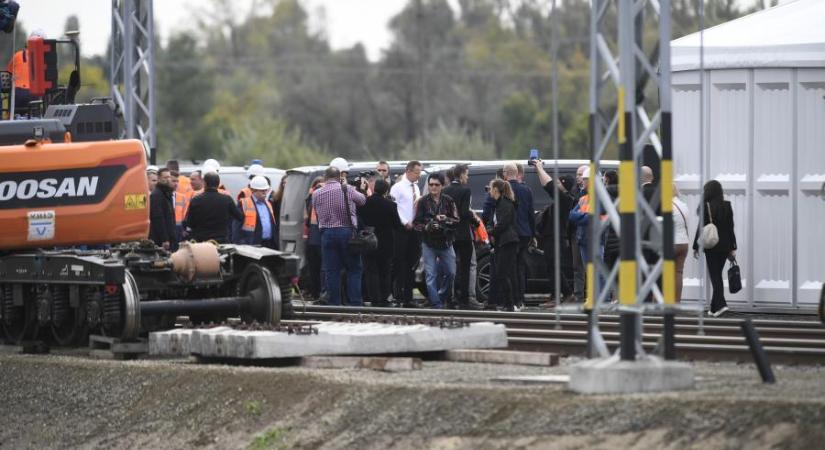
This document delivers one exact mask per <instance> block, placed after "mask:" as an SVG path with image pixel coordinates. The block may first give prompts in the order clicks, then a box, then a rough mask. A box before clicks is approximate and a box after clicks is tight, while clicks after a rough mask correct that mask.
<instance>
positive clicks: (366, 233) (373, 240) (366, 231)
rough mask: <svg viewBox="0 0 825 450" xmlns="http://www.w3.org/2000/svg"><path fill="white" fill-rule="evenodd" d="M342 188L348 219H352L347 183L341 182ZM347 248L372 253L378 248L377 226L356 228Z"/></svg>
mask: <svg viewBox="0 0 825 450" xmlns="http://www.w3.org/2000/svg"><path fill="white" fill-rule="evenodd" d="M341 190H342V191H343V192H344V206H345V207H346V208H347V219H350V218H351V217H352V213H351V212H350V209H349V190H348V189H347V185H346V184H345V183H341ZM347 249H348V250H349V252H350V253H356V254H359V255H363V254H366V253H372V252H374V251H376V250H378V237H376V236H375V228H373V227H364V228H361V229H355V231H353V233H352V237H351V238H350V239H349V243H348V244H347Z"/></svg>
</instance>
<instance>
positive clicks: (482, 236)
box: [475, 221, 490, 243]
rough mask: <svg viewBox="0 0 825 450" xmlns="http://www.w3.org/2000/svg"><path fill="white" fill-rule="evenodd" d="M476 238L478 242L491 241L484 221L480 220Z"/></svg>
mask: <svg viewBox="0 0 825 450" xmlns="http://www.w3.org/2000/svg"><path fill="white" fill-rule="evenodd" d="M475 239H476V242H485V243H487V242H490V236H489V235H488V234H487V228H486V227H485V226H484V222H483V221H479V223H478V226H477V227H476V229H475Z"/></svg>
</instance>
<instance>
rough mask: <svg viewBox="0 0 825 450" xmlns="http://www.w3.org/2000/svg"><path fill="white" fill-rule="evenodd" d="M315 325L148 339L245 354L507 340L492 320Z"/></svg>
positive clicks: (402, 349) (166, 347) (392, 350)
mask: <svg viewBox="0 0 825 450" xmlns="http://www.w3.org/2000/svg"><path fill="white" fill-rule="evenodd" d="M315 328H316V329H317V330H318V333H317V334H314V333H313V334H306V335H304V334H288V333H283V332H274V331H242V330H234V329H232V328H228V327H216V328H211V329H203V330H170V331H164V332H158V333H150V340H152V341H153V342H154V345H153V347H152V354H153V355H167V356H181V355H182V352H183V351H184V342H186V341H187V340H188V343H189V349H188V350H189V353H190V354H194V355H200V356H204V357H215V358H241V359H273V358H296V357H302V356H310V355H380V354H396V353H423V352H435V351H444V350H453V349H459V348H461V349H464V348H503V347H506V346H507V332H506V330H505V328H504V325H497V324H493V323H490V322H479V323H473V324H470V326H468V327H463V328H437V327H431V326H429V325H388V324H380V323H338V322H325V323H321V324H318V325H317V326H316V327H315Z"/></svg>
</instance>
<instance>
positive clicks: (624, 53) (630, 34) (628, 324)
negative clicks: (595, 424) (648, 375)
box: [591, 0, 639, 361]
mask: <svg viewBox="0 0 825 450" xmlns="http://www.w3.org/2000/svg"><path fill="white" fill-rule="evenodd" d="M633 16H634V14H633V2H632V1H631V0H619V54H620V56H619V60H620V61H621V65H620V67H619V70H620V72H621V85H620V86H619V92H618V94H619V95H618V113H619V127H618V134H619V214H620V220H621V230H622V233H621V237H620V242H621V249H620V253H619V258H620V260H621V262H620V266H619V303H620V304H621V306H622V307H624V308H626V309H624V310H623V311H621V313H620V330H621V339H620V355H621V358H622V359H623V360H626V361H633V360H635V359H636V342H637V340H638V337H639V336H638V334H637V327H638V322H639V320H638V319H639V318H638V314H637V312H636V311H635V310H633V309H634V308H635V307H636V306H637V305H636V294H637V287H638V286H637V284H638V274H637V271H638V269H637V267H638V266H637V262H636V249H637V247H638V245H637V236H636V234H637V233H636V231H637V226H636V211H637V195H636V194H637V192H638V191H639V188H638V183H637V182H636V170H637V169H636V158H635V155H634V146H635V145H634V144H635V142H634V140H635V139H634V137H635V133H634V128H635V127H634V123H635V114H634V106H635V98H636V86H635V85H636V77H635V73H634V72H635V64H633V61H634V60H635V56H634V52H633V46H634V39H635V33H634V25H635V23H634V20H633ZM591 175H592V174H591ZM591 184H592V182H591Z"/></svg>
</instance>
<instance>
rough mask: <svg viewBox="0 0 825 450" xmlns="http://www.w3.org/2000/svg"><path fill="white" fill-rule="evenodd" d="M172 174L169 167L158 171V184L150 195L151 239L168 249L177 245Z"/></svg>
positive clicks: (172, 248)
mask: <svg viewBox="0 0 825 450" xmlns="http://www.w3.org/2000/svg"><path fill="white" fill-rule="evenodd" d="M171 180H172V174H171V172H170V171H169V169H167V168H165V167H164V168H163V169H160V170H159V171H158V184H157V186H155V189H154V190H153V191H152V194H151V195H150V196H149V239H150V240H152V241H154V242H155V245H157V246H159V247H163V248H164V249H166V250H174V249H175V248H176V247H177V244H178V242H177V239H175V207H174V206H173V204H172V193H173V192H174V188H173V187H172V181H171Z"/></svg>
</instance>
